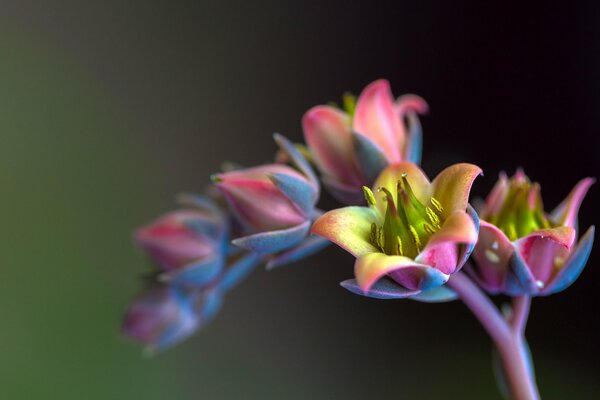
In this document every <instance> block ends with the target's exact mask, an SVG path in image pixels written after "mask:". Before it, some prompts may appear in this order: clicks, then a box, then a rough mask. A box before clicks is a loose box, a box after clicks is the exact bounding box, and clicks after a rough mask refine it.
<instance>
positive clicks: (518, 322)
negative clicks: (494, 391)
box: [447, 272, 540, 400]
mask: <svg viewBox="0 0 600 400" xmlns="http://www.w3.org/2000/svg"><path fill="white" fill-rule="evenodd" d="M447 285H448V286H449V287H450V288H451V289H452V290H454V291H455V292H456V293H457V294H458V296H459V297H460V298H461V300H462V301H463V302H464V303H465V305H466V306H467V307H468V308H469V309H470V310H471V312H472V313H473V315H475V317H476V318H477V319H478V320H479V322H480V323H481V325H482V326H483V328H484V329H485V330H486V331H487V332H488V334H489V335H490V337H491V338H492V340H493V341H494V343H495V345H496V347H497V349H498V352H499V353H500V357H501V359H502V364H503V365H504V371H505V374H506V379H507V381H508V385H509V388H510V392H511V394H512V399H513V400H539V398H540V396H539V394H538V391H537V388H536V386H535V382H534V381H533V375H532V374H531V370H530V367H529V362H528V359H527V353H526V350H525V346H524V340H523V335H522V331H523V329H524V327H525V321H526V319H527V314H528V310H529V300H528V299H525V298H523V299H520V300H519V301H517V302H516V303H515V306H516V305H518V307H517V310H516V314H514V318H513V321H515V326H516V327H517V328H513V327H512V326H511V325H509V323H508V322H507V321H506V320H505V319H504V317H503V316H502V315H501V314H500V312H499V311H498V308H497V307H496V306H495V305H494V303H492V301H491V300H490V299H489V297H487V296H486V295H485V294H484V293H483V292H482V291H481V290H480V289H479V287H477V285H475V283H473V281H471V279H469V278H468V277H467V275H465V274H464V273H463V272H457V273H455V274H454V275H452V277H451V278H450V280H449V281H448V283H447Z"/></svg>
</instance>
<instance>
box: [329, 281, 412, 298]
mask: <svg viewBox="0 0 600 400" xmlns="http://www.w3.org/2000/svg"><path fill="white" fill-rule="evenodd" d="M340 285H341V286H342V287H343V288H344V289H346V290H348V291H350V292H352V293H354V294H358V295H360V296H366V297H371V298H373V299H382V300H390V299H404V298H407V297H410V296H413V295H416V294H418V293H419V292H420V291H419V290H410V289H406V288H405V287H403V286H400V285H399V284H397V283H396V282H394V281H393V280H391V279H390V278H382V279H380V280H378V281H377V282H375V283H374V284H373V285H372V286H371V289H369V291H368V292H365V291H363V290H362V289H361V288H360V286H359V285H358V282H357V281H356V279H348V280H346V281H343V282H340Z"/></svg>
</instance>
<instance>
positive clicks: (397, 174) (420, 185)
mask: <svg viewBox="0 0 600 400" xmlns="http://www.w3.org/2000/svg"><path fill="white" fill-rule="evenodd" d="M405 174H406V179H407V180H408V183H409V184H410V187H411V188H412V190H413V192H414V194H415V196H416V197H417V198H418V199H419V200H420V201H421V202H422V203H426V204H427V203H429V197H430V183H429V179H427V176H426V175H425V173H424V172H423V171H422V170H421V168H419V167H418V166H417V165H416V164H413V163H409V162H401V163H396V164H392V165H390V166H388V167H387V168H386V169H384V170H383V172H381V174H380V175H379V177H378V178H377V180H376V181H375V183H374V184H373V189H374V190H377V189H378V188H380V187H384V188H387V189H388V190H389V191H390V192H391V193H392V195H393V196H394V202H397V201H398V199H397V197H398V196H397V190H396V185H397V183H398V181H399V180H401V179H402V176H403V175H405ZM381 196H382V197H383V194H382V195H381ZM377 208H378V209H379V211H380V212H381V214H382V215H385V210H386V208H387V203H386V202H385V201H378V202H377Z"/></svg>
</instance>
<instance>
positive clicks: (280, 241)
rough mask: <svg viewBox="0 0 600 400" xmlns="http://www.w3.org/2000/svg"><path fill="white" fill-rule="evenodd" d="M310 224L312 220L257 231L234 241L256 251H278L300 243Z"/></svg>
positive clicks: (268, 252) (269, 252)
mask: <svg viewBox="0 0 600 400" xmlns="http://www.w3.org/2000/svg"><path fill="white" fill-rule="evenodd" d="M310 224H311V221H306V222H303V223H302V224H299V225H296V226H294V227H292V228H288V229H280V230H276V231H269V232H261V233H256V234H254V235H249V236H244V237H241V238H238V239H234V240H233V241H232V243H233V244H235V245H236V246H240V247H242V248H244V249H246V250H249V251H253V252H255V253H263V254H272V253H277V252H279V251H282V250H287V249H289V248H290V247H293V246H295V245H297V244H298V243H300V242H301V241H302V240H303V239H304V238H305V237H306V235H307V234H308V230H309V229H310Z"/></svg>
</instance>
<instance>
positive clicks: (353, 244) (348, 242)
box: [312, 207, 379, 257]
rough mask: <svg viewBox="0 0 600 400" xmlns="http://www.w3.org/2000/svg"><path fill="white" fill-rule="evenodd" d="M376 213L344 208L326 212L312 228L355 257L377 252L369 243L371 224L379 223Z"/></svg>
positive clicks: (369, 210)
mask: <svg viewBox="0 0 600 400" xmlns="http://www.w3.org/2000/svg"><path fill="white" fill-rule="evenodd" d="M378 217H379V216H378V213H377V211H375V210H373V209H371V208H368V207H344V208H338V209H335V210H331V211H329V212H326V213H325V214H323V215H322V216H321V217H319V218H318V219H317V220H316V221H315V223H314V224H313V226H312V233H314V234H316V235H319V236H323V237H324V238H326V239H329V240H330V241H332V242H333V243H335V244H337V245H338V246H340V247H341V248H343V249H344V250H346V251H348V252H349V253H351V254H352V255H354V256H355V257H359V256H361V255H364V254H368V253H373V252H376V251H378V250H377V248H376V247H375V246H373V245H372V244H371V243H370V242H369V235H370V234H371V224H372V223H377V222H379V219H378Z"/></svg>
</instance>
